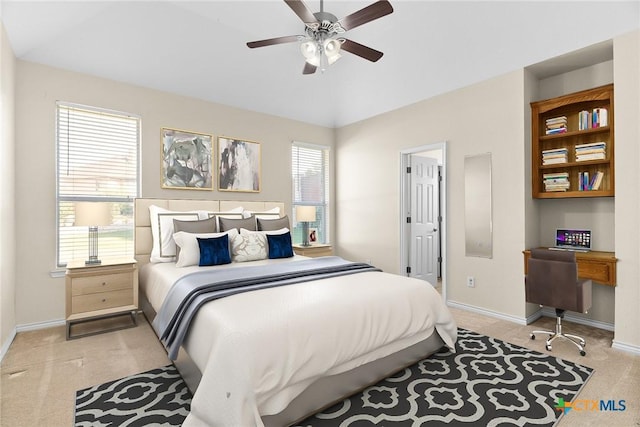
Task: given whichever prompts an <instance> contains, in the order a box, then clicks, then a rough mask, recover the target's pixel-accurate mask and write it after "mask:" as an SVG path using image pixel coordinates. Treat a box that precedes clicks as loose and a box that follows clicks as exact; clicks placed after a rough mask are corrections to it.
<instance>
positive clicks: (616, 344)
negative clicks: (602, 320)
mask: <svg viewBox="0 0 640 427" xmlns="http://www.w3.org/2000/svg"><path fill="white" fill-rule="evenodd" d="M611 348H615V349H616V350H622V351H625V352H627V353H633V354H637V355H639V356H640V346H638V345H633V344H625V343H623V342H620V341H616V340H613V344H611Z"/></svg>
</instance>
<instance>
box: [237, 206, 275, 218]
mask: <svg viewBox="0 0 640 427" xmlns="http://www.w3.org/2000/svg"><path fill="white" fill-rule="evenodd" d="M242 215H243V216H244V217H245V218H249V217H250V216H251V215H253V216H255V217H256V218H261V219H278V218H280V208H279V207H275V208H273V209H269V210H266V211H262V212H254V211H244V212H242Z"/></svg>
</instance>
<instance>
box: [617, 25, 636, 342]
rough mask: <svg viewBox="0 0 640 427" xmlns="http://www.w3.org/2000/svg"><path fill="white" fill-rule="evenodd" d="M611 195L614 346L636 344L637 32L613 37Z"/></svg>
mask: <svg viewBox="0 0 640 427" xmlns="http://www.w3.org/2000/svg"><path fill="white" fill-rule="evenodd" d="M613 55H614V80H615V100H614V102H615V115H616V117H615V127H616V129H615V132H616V198H615V224H616V231H615V241H616V256H617V257H618V286H617V287H616V289H615V308H616V310H615V324H616V328H615V337H614V345H616V346H621V347H624V346H625V345H632V346H636V347H635V350H636V351H638V349H640V309H639V308H640V270H639V267H638V264H639V263H640V250H639V248H640V226H639V224H640V221H639V219H640V174H638V169H639V165H640V150H639V149H638V144H639V143H640V120H638V118H639V117H640V77H639V76H640V31H635V32H633V33H631V34H628V35H625V36H622V37H618V38H616V39H614V43H613Z"/></svg>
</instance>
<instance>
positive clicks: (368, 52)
mask: <svg viewBox="0 0 640 427" xmlns="http://www.w3.org/2000/svg"><path fill="white" fill-rule="evenodd" d="M342 50H346V51H347V52H349V53H353V54H354V55H358V56H359V57H361V58H364V59H367V60H369V61H371V62H376V61H377V60H378V59H380V58H382V55H384V54H383V53H382V52H380V51H379V50H375V49H371V48H370V47H367V46H365V45H363V44H360V43H356V42H354V41H351V40H348V39H345V40H344V43H342Z"/></svg>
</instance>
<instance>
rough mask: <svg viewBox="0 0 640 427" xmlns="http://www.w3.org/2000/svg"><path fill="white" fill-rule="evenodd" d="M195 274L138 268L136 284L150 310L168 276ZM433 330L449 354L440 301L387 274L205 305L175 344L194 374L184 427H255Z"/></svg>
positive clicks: (450, 338)
mask: <svg viewBox="0 0 640 427" xmlns="http://www.w3.org/2000/svg"><path fill="white" fill-rule="evenodd" d="M262 262H263V261H262ZM256 263H261V261H259V262H256ZM256 263H245V264H246V265H255V264H256ZM241 266H242V264H235V263H234V264H230V265H229V267H226V268H236V267H241ZM197 268H198V267H192V268H176V267H175V265H174V264H153V265H147V266H145V267H144V268H143V269H142V273H141V286H142V287H143V291H144V292H145V294H146V295H147V297H148V298H149V301H150V302H151V304H152V306H153V307H154V308H155V309H156V311H157V310H158V309H159V308H160V305H161V302H162V299H163V298H164V296H165V295H166V293H167V291H168V289H169V287H170V285H171V284H172V283H173V282H174V281H175V279H176V278H177V277H179V276H180V275H181V274H185V273H187V272H190V271H194V269H197ZM213 268H219V267H213ZM434 329H435V330H436V331H437V332H438V333H439V335H440V336H441V337H442V339H443V340H444V342H445V344H447V345H448V346H449V347H451V348H453V345H454V341H455V338H456V325H455V322H454V321H453V318H452V316H451V314H450V312H449V310H448V309H447V308H446V306H445V304H444V303H443V301H442V298H441V296H440V295H439V294H438V293H437V292H436V291H435V290H434V289H433V287H432V286H430V285H429V284H428V283H425V282H424V281H420V280H417V279H410V278H407V277H402V276H397V275H393V274H388V273H380V272H367V273H359V274H354V275H348V276H341V277H334V278H330V279H322V280H318V281H312V282H306V283H302V284H297V285H290V286H282V287H277V288H270V289H264V290H260V291H254V292H247V293H243V294H239V295H234V296H231V297H227V298H223V299H220V300H216V301H212V302H210V303H207V304H206V305H205V306H204V307H203V308H202V309H201V310H200V312H199V313H198V315H197V316H196V318H195V319H194V322H193V323H192V327H191V331H190V332H189V334H188V335H187V338H186V340H185V342H184V347H185V349H186V351H187V353H188V354H189V355H190V356H191V358H192V359H193V361H194V362H195V364H196V365H197V366H198V368H199V369H200V372H202V380H201V381H200V384H199V386H198V389H197V391H196V393H195V395H194V396H193V400H192V403H191V413H190V414H189V416H188V417H187V419H186V421H185V423H184V426H209V427H211V426H254V425H255V426H262V422H261V419H260V417H261V416H262V415H272V414H277V413H279V412H280V411H282V410H283V409H284V408H286V406H287V405H288V404H289V403H290V402H291V401H292V400H293V399H294V398H295V397H296V396H297V395H298V394H300V393H301V392H302V391H304V389H305V388H306V387H307V386H309V385H310V384H311V383H313V382H314V381H315V380H316V379H318V378H320V377H322V376H326V375H333V374H338V373H342V372H345V371H348V370H350V369H352V368H355V367H357V366H360V365H363V364H365V363H367V362H370V361H373V360H376V359H378V358H381V357H385V356H387V355H389V354H392V353H395V352H397V351H399V350H402V349H404V348H406V347H408V346H410V345H413V344H415V343H417V342H419V341H421V340H423V339H426V338H427V337H429V336H430V335H431V334H432V332H433V331H434Z"/></svg>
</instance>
